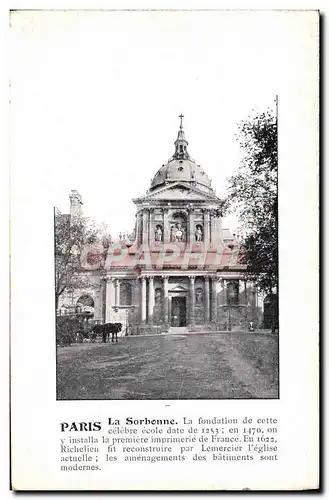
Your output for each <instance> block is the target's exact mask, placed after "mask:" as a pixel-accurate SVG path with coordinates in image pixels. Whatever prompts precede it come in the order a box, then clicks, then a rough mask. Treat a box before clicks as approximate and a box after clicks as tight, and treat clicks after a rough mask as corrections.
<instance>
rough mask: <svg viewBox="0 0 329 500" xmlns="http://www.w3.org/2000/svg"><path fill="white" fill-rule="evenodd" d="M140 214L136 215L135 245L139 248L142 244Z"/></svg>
mask: <svg viewBox="0 0 329 500" xmlns="http://www.w3.org/2000/svg"><path fill="white" fill-rule="evenodd" d="M141 233H142V213H141V212H140V211H139V212H137V214H136V243H137V246H139V245H140V244H141V243H142V237H141V236H142V235H141Z"/></svg>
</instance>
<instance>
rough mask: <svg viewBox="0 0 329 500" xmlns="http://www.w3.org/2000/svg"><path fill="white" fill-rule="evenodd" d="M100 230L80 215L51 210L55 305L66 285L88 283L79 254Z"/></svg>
mask: <svg viewBox="0 0 329 500" xmlns="http://www.w3.org/2000/svg"><path fill="white" fill-rule="evenodd" d="M103 232H104V229H103V228H100V227H97V226H96V225H95V224H93V223H90V222H89V221H88V220H87V219H85V218H83V217H71V216H70V215H67V214H61V213H60V212H59V211H58V210H55V306H56V310H57V308H58V302H59V298H60V296H61V295H62V293H63V292H64V291H65V290H67V289H76V288H82V287H85V286H87V285H88V280H87V277H86V275H85V274H84V273H82V272H81V271H82V269H81V255H82V252H83V249H84V246H85V245H88V244H92V243H95V242H97V241H98V240H99V239H100V238H101V236H102V233H103Z"/></svg>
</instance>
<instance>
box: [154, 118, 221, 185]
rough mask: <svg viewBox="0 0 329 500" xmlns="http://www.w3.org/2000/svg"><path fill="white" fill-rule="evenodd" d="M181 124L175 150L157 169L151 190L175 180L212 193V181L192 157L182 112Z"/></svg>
mask: <svg viewBox="0 0 329 500" xmlns="http://www.w3.org/2000/svg"><path fill="white" fill-rule="evenodd" d="M179 118H180V126H179V130H178V134H177V139H176V141H175V142H174V144H175V152H174V154H173V156H172V157H171V158H170V159H169V160H168V162H167V163H166V164H165V165H162V167H161V168H160V169H159V170H158V171H157V173H156V174H155V176H154V178H153V180H152V182H151V188H150V191H152V190H154V189H157V188H159V187H161V186H164V185H168V184H171V183H174V182H182V183H184V184H187V183H188V184H189V185H191V186H195V187H197V188H199V189H201V190H202V191H205V192H209V193H212V192H213V190H212V188H211V181H210V179H209V177H208V176H207V174H206V173H205V172H204V170H203V169H202V168H201V166H200V165H197V164H196V163H195V161H194V160H193V159H192V158H191V157H190V155H189V153H188V151H187V146H188V141H187V140H186V137H185V133H184V129H183V118H184V115H183V114H180V115H179Z"/></svg>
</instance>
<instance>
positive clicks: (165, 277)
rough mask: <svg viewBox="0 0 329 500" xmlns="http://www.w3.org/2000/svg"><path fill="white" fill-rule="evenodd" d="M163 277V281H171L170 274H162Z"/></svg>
mask: <svg viewBox="0 0 329 500" xmlns="http://www.w3.org/2000/svg"><path fill="white" fill-rule="evenodd" d="M161 278H162V279H163V281H169V276H161Z"/></svg>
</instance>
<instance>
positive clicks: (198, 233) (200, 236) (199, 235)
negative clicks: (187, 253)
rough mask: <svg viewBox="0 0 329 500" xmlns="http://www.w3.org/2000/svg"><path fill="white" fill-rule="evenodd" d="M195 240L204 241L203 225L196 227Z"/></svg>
mask: <svg viewBox="0 0 329 500" xmlns="http://www.w3.org/2000/svg"><path fill="white" fill-rule="evenodd" d="M195 241H196V242H197V243H201V241H203V233H202V228H201V226H197V228H196V231H195Z"/></svg>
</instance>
